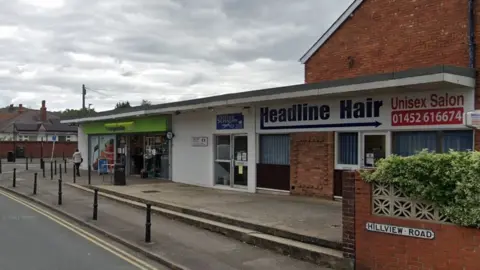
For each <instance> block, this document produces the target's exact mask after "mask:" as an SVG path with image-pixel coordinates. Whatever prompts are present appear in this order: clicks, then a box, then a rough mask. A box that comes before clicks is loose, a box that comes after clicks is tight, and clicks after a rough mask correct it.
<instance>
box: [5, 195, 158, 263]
mask: <svg viewBox="0 0 480 270" xmlns="http://www.w3.org/2000/svg"><path fill="white" fill-rule="evenodd" d="M0 194H1V195H3V196H5V197H8V198H9V199H11V200H13V201H16V202H18V203H20V204H22V205H24V206H26V207H28V208H30V209H32V210H33V211H35V212H37V213H39V214H42V215H43V216H46V217H47V218H49V219H51V220H52V221H54V222H56V223H57V224H60V225H62V226H63V227H65V228H67V229H69V230H70V231H72V232H74V233H76V234H78V235H80V236H82V237H83V238H85V239H87V240H89V241H90V242H92V243H94V244H96V245H97V246H100V247H102V248H103V249H105V250H107V251H109V252H110V253H112V254H114V255H116V256H117V257H119V258H121V259H123V260H124V261H127V262H128V263H130V264H132V265H134V266H135V267H137V268H139V269H141V270H156V269H157V268H156V267H153V266H152V265H150V264H148V263H147V262H145V261H143V260H140V259H138V258H136V257H134V256H132V255H130V254H128V253H127V252H125V251H123V250H121V249H119V248H117V247H115V246H113V245H112V244H110V243H108V242H105V241H104V240H102V239H100V238H98V237H96V236H95V235H93V234H91V233H89V232H87V231H85V230H83V229H82V228H79V227H78V226H75V225H73V224H71V223H70V222H68V221H66V220H64V219H62V218H60V217H58V216H55V215H53V214H51V213H49V212H46V211H45V210H43V209H41V208H39V207H37V206H35V205H33V204H31V203H29V202H26V201H24V200H23V199H20V198H17V197H15V196H13V195H11V194H8V193H6V192H4V191H2V190H0Z"/></svg>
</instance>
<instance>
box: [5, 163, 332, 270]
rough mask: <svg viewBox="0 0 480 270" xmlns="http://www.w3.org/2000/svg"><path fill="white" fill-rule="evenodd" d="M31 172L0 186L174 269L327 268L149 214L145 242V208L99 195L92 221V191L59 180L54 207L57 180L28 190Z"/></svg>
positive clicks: (47, 181) (30, 187)
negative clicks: (59, 202)
mask: <svg viewBox="0 0 480 270" xmlns="http://www.w3.org/2000/svg"><path fill="white" fill-rule="evenodd" d="M32 173H33V170H29V171H28V172H27V173H25V172H24V173H21V174H19V176H18V179H23V180H19V181H17V183H16V184H17V187H16V188H12V187H11V186H12V181H11V175H9V174H8V173H7V174H5V175H4V176H3V177H2V179H0V186H2V187H4V188H7V189H10V190H14V191H15V192H17V193H20V194H23V195H24V196H28V197H31V198H34V199H36V200H38V201H40V202H43V203H45V204H46V205H48V206H49V207H52V208H55V209H58V210H60V211H64V212H66V213H68V214H70V215H72V216H75V217H77V218H78V219H81V220H82V221H83V222H85V223H86V224H91V225H93V226H95V227H97V228H99V229H101V230H103V231H105V232H108V233H109V234H111V235H115V236H117V237H119V238H121V239H123V240H125V241H127V242H128V243H131V244H133V245H135V246H137V247H139V248H141V249H143V250H146V251H147V252H150V253H152V254H156V255H157V256H158V257H159V258H162V259H163V260H164V261H165V262H169V263H172V264H174V265H175V267H177V269H212V270H215V269H219V270H220V269H221V270H230V269H252V270H253V269H262V270H263V269H276V270H277V269H278V270H284V269H285V270H287V269H292V270H293V269H298V270H301V269H312V270H313V269H317V270H322V269H329V268H323V267H320V266H318V265H315V264H312V263H309V262H305V261H299V260H296V259H293V258H290V257H287V256H283V255H280V254H277V253H275V252H273V251H269V250H264V249H261V248H258V247H255V246H252V245H248V244H246V243H242V242H239V241H236V240H233V239H230V238H227V237H225V236H223V235H220V234H217V233H213V232H210V231H206V230H203V229H199V228H196V227H193V226H189V225H187V224H184V223H182V222H179V221H175V220H171V219H168V218H166V217H163V216H160V215H155V214H154V215H153V216H152V241H153V243H148V244H147V243H145V241H144V233H145V211H144V210H141V209H137V208H133V207H129V206H127V205H125V204H122V203H119V202H116V201H113V200H110V199H107V198H104V197H100V198H99V212H98V220H92V218H91V217H92V203H93V199H92V194H91V193H89V192H86V191H82V190H79V189H77V188H74V187H70V186H69V185H63V204H62V205H61V206H58V205H57V198H58V183H57V181H51V180H49V178H48V177H47V179H43V178H42V177H39V179H38V191H37V195H32V190H33V180H32V179H31V178H32V177H31V175H32ZM67 175H68V173H67ZM65 179H66V178H65ZM66 180H67V179H66ZM67 181H68V180H67ZM0 269H3V268H0ZM17 269H20V268H17ZM86 269H88V268H86ZM93 269H105V268H93ZM117 269H121V268H117Z"/></svg>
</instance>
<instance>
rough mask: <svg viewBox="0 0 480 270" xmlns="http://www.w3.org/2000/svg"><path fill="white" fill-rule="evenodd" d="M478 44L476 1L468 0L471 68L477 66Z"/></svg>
mask: <svg viewBox="0 0 480 270" xmlns="http://www.w3.org/2000/svg"><path fill="white" fill-rule="evenodd" d="M475 53H476V44H475V0H468V55H469V66H470V68H475V65H476V55H475Z"/></svg>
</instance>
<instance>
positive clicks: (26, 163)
mask: <svg viewBox="0 0 480 270" xmlns="http://www.w3.org/2000/svg"><path fill="white" fill-rule="evenodd" d="M25 170H27V171H28V157H25Z"/></svg>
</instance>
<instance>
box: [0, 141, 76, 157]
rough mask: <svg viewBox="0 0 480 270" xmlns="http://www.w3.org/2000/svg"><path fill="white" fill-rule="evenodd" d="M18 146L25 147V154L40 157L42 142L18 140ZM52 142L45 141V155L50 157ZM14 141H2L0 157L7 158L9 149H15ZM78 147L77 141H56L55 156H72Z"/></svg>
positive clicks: (0, 143)
mask: <svg viewBox="0 0 480 270" xmlns="http://www.w3.org/2000/svg"><path fill="white" fill-rule="evenodd" d="M15 144H16V146H23V147H25V155H26V156H28V157H30V156H32V157H33V158H40V155H41V147H42V146H41V142H16V143H15ZM52 146H53V143H52V142H44V143H43V156H44V157H50V156H51V155H52ZM13 147H14V146H13V142H0V157H1V158H5V157H6V156H7V153H8V152H9V151H13V149H14V148H13ZM76 148H77V142H56V143H55V151H54V156H55V157H62V155H63V154H65V157H68V158H69V157H71V156H72V155H73V152H74V151H75V149H76Z"/></svg>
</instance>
